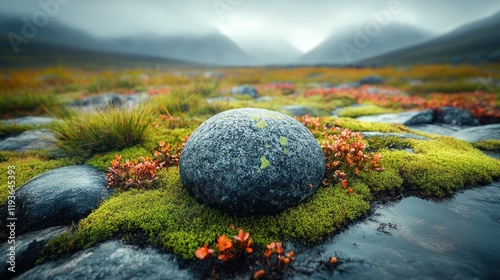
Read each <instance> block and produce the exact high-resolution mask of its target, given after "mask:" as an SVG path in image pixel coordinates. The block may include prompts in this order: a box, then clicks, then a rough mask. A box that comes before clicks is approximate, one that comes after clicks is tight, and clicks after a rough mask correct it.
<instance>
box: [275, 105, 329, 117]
mask: <svg viewBox="0 0 500 280" xmlns="http://www.w3.org/2000/svg"><path fill="white" fill-rule="evenodd" d="M280 111H282V112H284V113H287V114H290V115H292V116H298V117H302V116H305V115H309V116H311V117H324V116H328V115H329V114H328V112H326V111H324V110H321V109H317V108H311V107H307V106H303V105H289V106H283V107H281V110H280Z"/></svg>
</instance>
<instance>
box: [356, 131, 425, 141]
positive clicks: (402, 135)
mask: <svg viewBox="0 0 500 280" xmlns="http://www.w3.org/2000/svg"><path fill="white" fill-rule="evenodd" d="M361 134H362V135H363V137H364V138H370V137H390V136H392V137H399V138H403V139H415V140H425V141H427V140H429V138H427V137H424V136H420V135H416V134H413V133H391V132H389V133H384V132H372V131H367V132H361Z"/></svg>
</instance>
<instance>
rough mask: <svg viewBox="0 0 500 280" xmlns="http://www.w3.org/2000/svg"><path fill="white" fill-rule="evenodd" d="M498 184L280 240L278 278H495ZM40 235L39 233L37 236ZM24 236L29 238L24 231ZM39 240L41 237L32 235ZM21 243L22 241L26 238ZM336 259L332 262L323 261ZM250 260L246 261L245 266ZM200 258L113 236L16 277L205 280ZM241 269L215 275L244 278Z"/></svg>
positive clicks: (401, 204) (404, 202)
mask: <svg viewBox="0 0 500 280" xmlns="http://www.w3.org/2000/svg"><path fill="white" fill-rule="evenodd" d="M499 231H500V182H493V183H492V184H490V185H488V186H485V187H479V188H474V189H469V190H466V191H464V192H462V193H459V194H457V195H455V196H454V197H452V198H450V199H445V200H442V201H439V202H432V201H427V200H422V199H420V198H416V197H407V198H403V199H401V200H400V201H395V202H386V203H380V204H377V205H374V206H373V212H372V213H371V214H370V215H369V216H368V217H366V218H364V219H362V220H360V221H358V222H356V223H355V224H353V225H351V226H349V228H348V229H346V230H345V231H343V232H341V233H339V234H337V235H334V236H331V237H329V238H326V239H325V240H324V241H323V242H322V243H320V244H315V245H312V246H310V247H304V246H302V245H299V244H292V243H286V244H284V245H285V247H286V250H287V251H289V250H293V251H294V252H295V253H296V257H295V260H294V261H293V262H292V263H291V264H290V265H289V267H285V268H284V269H282V270H281V273H283V274H282V275H280V276H282V278H283V279H404V278H408V279H435V278H436V277H437V278H442V279H495V277H496V276H498V275H499V274H500V268H499V267H498V265H497V264H498V263H499V262H500V242H499V241H498V232H499ZM37 234H39V235H43V234H44V233H43V231H40V232H39V233H37ZM27 236H28V235H27ZM33 238H39V237H33ZM24 239H25V240H27V238H24ZM333 256H335V257H337V260H338V261H337V263H336V264H335V265H331V264H329V262H328V261H329V260H330V258H331V257H333ZM247 265H250V266H251V265H252V264H247ZM203 269H206V263H204V262H202V261H194V262H180V261H179V260H178V259H177V258H176V257H175V256H173V255H171V254H168V253H162V252H158V251H157V250H154V249H152V248H151V247H145V248H144V247H138V246H135V245H125V244H123V243H122V242H121V241H118V240H112V241H107V242H104V243H102V244H100V245H98V246H96V247H92V248H90V249H87V250H85V251H80V252H77V253H75V254H73V255H71V256H66V257H63V258H60V259H57V260H53V261H49V262H47V263H44V264H42V265H40V266H36V267H33V268H31V269H30V270H29V271H27V272H25V273H22V274H15V276H18V279H107V278H119V279H203V277H202V276H201V275H204V277H209V276H208V275H210V272H207V271H205V272H202V273H200V270H203ZM253 272H255V271H253V270H252V269H243V270H242V271H241V272H234V273H232V274H231V275H230V276H227V275H225V274H222V275H221V278H220V279H249V278H250V277H251V275H252V273H253Z"/></svg>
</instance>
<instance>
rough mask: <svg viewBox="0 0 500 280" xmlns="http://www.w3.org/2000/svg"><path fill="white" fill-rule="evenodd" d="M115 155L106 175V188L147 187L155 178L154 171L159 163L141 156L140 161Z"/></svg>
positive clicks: (123, 189)
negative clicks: (122, 160)
mask: <svg viewBox="0 0 500 280" xmlns="http://www.w3.org/2000/svg"><path fill="white" fill-rule="evenodd" d="M121 159H122V157H121V156H120V155H116V156H115V158H114V159H113V160H112V161H111V166H110V167H109V168H108V172H107V173H106V177H107V178H108V188H119V189H120V190H122V191H125V190H128V189H130V188H138V189H147V188H150V187H151V186H152V185H153V182H154V181H155V180H156V171H157V170H158V168H159V165H158V163H157V162H156V161H154V160H152V159H150V158H148V157H142V158H141V160H140V161H131V160H129V159H127V160H125V163H122V162H121Z"/></svg>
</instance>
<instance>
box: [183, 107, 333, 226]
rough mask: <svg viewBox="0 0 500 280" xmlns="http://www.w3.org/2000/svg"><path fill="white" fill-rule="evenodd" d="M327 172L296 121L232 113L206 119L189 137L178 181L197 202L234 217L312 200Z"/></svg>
mask: <svg viewBox="0 0 500 280" xmlns="http://www.w3.org/2000/svg"><path fill="white" fill-rule="evenodd" d="M324 172H325V160H324V155H323V152H322V151H321V148H320V146H319V144H318V142H317V141H316V139H315V138H314V137H313V135H312V134H311V132H310V131H309V130H308V129H307V128H306V127H305V126H304V125H302V124H301V123H300V122H298V121H296V120H295V119H293V118H291V117H289V116H286V115H283V114H281V113H278V112H273V111H269V110H264V109H250V108H247V109H235V110H229V111H225V112H222V113H220V114H217V115H216V116H214V117H212V118H210V119H208V120H207V121H205V122H204V123H203V124H201V125H200V127H198V129H196V131H195V132H193V134H192V135H191V136H190V137H189V140H188V141H187V142H186V146H185V148H184V150H183V152H182V154H181V158H180V173H181V179H182V182H183V183H184V186H185V187H186V189H187V190H188V191H189V192H190V193H191V195H192V196H193V197H194V198H195V199H196V200H197V201H199V202H200V203H204V204H206V205H209V206H211V207H214V208H217V209H220V210H222V211H224V212H226V213H229V214H232V215H236V216H250V215H260V214H275V213H278V212H280V211H282V210H284V209H286V208H289V207H291V206H294V205H296V204H298V203H300V202H301V201H303V200H304V199H306V198H307V197H309V196H311V195H312V194H313V193H314V192H315V191H316V189H317V188H318V185H319V183H320V182H321V180H322V179H323V176H324Z"/></svg>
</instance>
